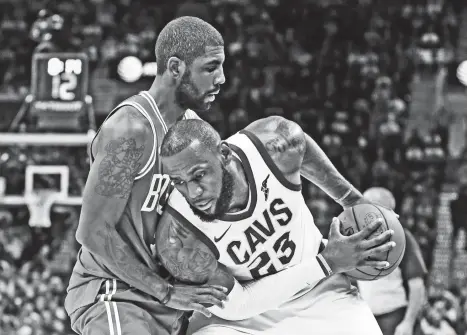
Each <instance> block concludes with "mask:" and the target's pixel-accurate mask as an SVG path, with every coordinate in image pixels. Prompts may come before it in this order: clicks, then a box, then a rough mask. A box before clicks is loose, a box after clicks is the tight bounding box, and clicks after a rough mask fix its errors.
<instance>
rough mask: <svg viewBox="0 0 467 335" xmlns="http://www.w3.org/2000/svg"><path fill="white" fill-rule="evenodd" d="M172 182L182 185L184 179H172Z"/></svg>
mask: <svg viewBox="0 0 467 335" xmlns="http://www.w3.org/2000/svg"><path fill="white" fill-rule="evenodd" d="M172 182H173V183H174V184H175V185H183V183H184V181H183V180H180V179H172Z"/></svg>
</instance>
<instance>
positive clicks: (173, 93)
mask: <svg viewBox="0 0 467 335" xmlns="http://www.w3.org/2000/svg"><path fill="white" fill-rule="evenodd" d="M223 45H224V42H223V39H222V36H221V35H220V33H219V32H218V31H217V30H216V29H215V28H214V27H212V26H211V25H210V24H208V23H207V22H204V21H202V20H200V19H197V18H194V17H181V18H178V19H175V20H173V21H171V22H170V23H169V24H167V26H165V27H164V29H162V31H161V32H160V34H159V36H158V39H157V42H156V57H157V63H158V72H157V77H156V78H155V81H154V83H153V85H152V86H151V88H150V89H149V90H148V91H144V92H140V93H139V94H138V95H135V96H133V97H131V98H129V99H127V100H125V101H123V102H122V103H121V104H120V105H118V106H117V108H115V109H114V110H113V111H112V112H111V113H110V114H109V116H108V118H107V119H106V120H105V122H104V123H103V125H102V127H101V128H100V129H99V131H98V133H97V135H96V137H95V138H94V140H93V142H92V144H91V147H90V156H91V159H92V165H91V169H90V172H89V176H88V180H87V182H86V187H85V190H84V194H83V204H82V210H81V216H80V221H79V226H78V230H77V233H76V238H77V240H78V242H79V243H80V244H81V245H82V247H81V250H80V251H79V254H78V257H77V262H76V265H75V267H74V269H73V273H72V275H71V278H70V283H69V287H68V294H67V297H66V301H65V307H66V310H67V312H68V315H69V316H70V319H71V324H72V328H73V330H75V331H76V332H77V333H78V334H83V335H84V334H86V335H101V334H102V335H103V334H106V335H108V334H111V335H114V334H115V335H121V334H138V335H152V334H158V335H160V334H167V335H168V334H183V333H184V329H183V328H184V326H183V324H184V323H185V324H186V322H184V319H186V317H184V311H187V310H188V311H190V310H197V311H201V312H204V313H207V314H209V311H207V310H206V308H205V307H203V306H202V305H201V304H200V303H214V304H216V305H218V306H220V305H221V302H222V300H223V299H225V293H224V289H223V288H221V287H218V286H212V285H201V286H189V285H182V284H175V285H173V286H172V285H170V284H169V282H168V281H167V280H166V279H164V278H165V276H164V274H163V273H162V272H161V271H162V270H161V267H160V266H159V265H158V264H156V262H155V260H154V257H153V251H152V250H153V249H154V247H153V244H154V233H155V231H156V226H157V221H158V218H159V216H160V214H161V201H165V200H166V199H167V197H168V195H169V194H170V191H171V190H172V189H173V186H172V185H171V184H170V180H169V178H168V177H167V176H166V175H164V174H163V173H162V169H161V164H160V161H159V157H158V147H159V145H160V143H161V142H162V138H163V136H164V134H165V133H166V132H167V130H168V128H170V127H171V126H172V125H173V124H174V123H175V122H176V121H177V120H180V119H182V118H195V117H197V116H196V113H195V111H196V112H198V111H199V112H203V111H207V110H208V109H209V107H210V104H211V103H212V101H213V100H214V99H215V95H216V94H217V93H218V92H219V89H220V86H221V85H222V84H223V83H224V81H225V78H224V73H223V68H222V64H223V62H224V47H223ZM189 109H191V110H189Z"/></svg>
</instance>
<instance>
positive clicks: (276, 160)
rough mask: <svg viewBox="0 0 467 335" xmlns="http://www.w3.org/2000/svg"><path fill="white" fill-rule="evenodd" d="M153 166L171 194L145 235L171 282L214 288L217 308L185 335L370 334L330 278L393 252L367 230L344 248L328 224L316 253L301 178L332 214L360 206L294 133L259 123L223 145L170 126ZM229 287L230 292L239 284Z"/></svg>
mask: <svg viewBox="0 0 467 335" xmlns="http://www.w3.org/2000/svg"><path fill="white" fill-rule="evenodd" d="M160 154H161V157H162V162H163V166H164V169H165V170H164V171H166V172H167V173H168V174H169V175H170V177H171V179H172V181H173V182H174V184H175V187H176V190H174V192H173V193H172V194H171V196H170V198H169V201H168V204H167V206H166V209H165V212H164V214H163V216H162V217H161V220H160V221H159V227H158V230H157V233H156V236H157V237H156V247H157V252H158V257H159V258H160V259H161V261H162V263H163V264H164V265H165V266H166V268H167V269H168V270H169V271H170V272H171V274H172V275H173V276H174V277H175V278H177V279H178V280H180V281H184V282H189V283H207V284H216V285H222V286H226V287H227V288H228V289H229V292H228V293H229V294H228V301H226V302H225V303H224V308H218V307H217V306H213V307H211V308H210V310H211V311H212V312H213V313H214V314H215V316H213V317H212V318H206V317H204V316H203V315H201V314H199V313H195V314H194V316H193V318H192V320H191V322H190V327H189V330H188V334H197V335H201V334H203V335H206V334H335V335H341V334H346V335H375V334H381V331H380V329H379V327H378V324H377V323H376V320H375V318H374V316H373V315H372V313H371V311H370V309H369V308H368V306H367V305H366V304H365V303H364V301H363V300H362V299H361V298H360V297H359V295H358V292H357V290H356V289H355V288H354V287H352V286H351V284H350V282H349V280H348V278H347V277H346V276H345V275H343V274H342V273H343V272H345V271H348V270H350V269H354V268H356V267H357V266H362V265H370V266H374V267H377V268H384V267H387V266H388V265H389V264H387V262H384V261H383V262H380V261H374V260H372V256H375V255H377V254H379V253H384V252H387V251H388V250H390V249H391V248H393V247H394V245H395V244H394V242H388V241H387V240H388V238H389V237H390V236H391V234H392V233H393V232H392V231H387V232H385V233H383V234H382V235H380V236H378V237H376V238H369V236H370V235H371V233H372V232H373V231H374V229H377V227H378V226H379V224H381V222H378V223H374V224H373V225H371V226H369V227H368V228H366V229H364V230H362V231H361V232H359V233H357V234H354V235H352V236H350V237H345V236H343V235H342V234H341V233H340V231H339V230H340V229H339V221H338V220H337V219H334V221H333V224H332V225H331V230H330V237H329V241H328V244H327V246H325V245H324V243H323V242H322V235H321V234H320V232H319V230H318V229H317V227H316V226H315V225H314V222H313V216H312V215H311V213H310V211H309V210H308V208H307V206H306V204H305V200H304V199H303V196H302V193H301V176H304V177H306V178H307V179H309V180H311V181H312V182H314V183H315V184H317V185H318V186H319V187H321V188H322V189H323V190H324V191H326V192H327V193H328V194H329V195H330V196H332V197H333V198H334V199H336V201H337V202H338V203H340V204H341V205H342V206H343V207H348V206H352V205H355V204H357V203H362V202H364V201H365V200H364V199H363V197H362V195H361V193H360V192H358V191H357V190H356V189H355V188H354V187H353V186H352V185H351V184H350V183H348V182H347V181H346V180H345V179H344V178H343V177H342V175H340V174H339V172H338V171H337V170H336V169H335V167H334V166H333V165H332V163H331V162H330V161H329V159H328V158H327V157H326V155H325V154H324V152H323V151H322V150H321V149H320V148H319V147H318V146H317V145H316V143H315V142H314V141H313V140H312V139H311V138H310V137H309V136H308V135H306V134H304V132H303V131H302V129H301V128H300V127H299V126H298V125H297V124H296V123H294V122H292V121H288V120H286V119H284V118H282V117H269V118H267V119H262V120H259V121H256V122H254V123H252V124H250V125H249V126H248V127H246V128H245V129H244V130H242V131H241V132H239V133H237V134H235V135H233V136H232V137H230V138H229V139H227V140H226V141H221V139H220V137H219V134H218V133H217V132H216V131H215V130H214V129H213V128H212V127H211V126H210V125H209V124H208V123H206V122H204V121H201V120H184V121H180V122H178V123H176V124H175V125H174V126H173V127H172V128H171V129H170V130H169V132H168V133H167V135H166V136H165V138H164V140H163V142H162V146H161V153H160ZM240 282H241V283H242V284H240Z"/></svg>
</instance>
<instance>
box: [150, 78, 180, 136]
mask: <svg viewBox="0 0 467 335" xmlns="http://www.w3.org/2000/svg"><path fill="white" fill-rule="evenodd" d="M163 80H164V79H163V78H157V77H156V79H155V80H154V82H153V83H152V86H151V88H150V89H149V90H148V93H149V94H150V95H151V96H152V97H153V98H154V101H155V102H156V104H157V108H159V111H160V112H161V115H162V118H163V119H164V121H165V123H166V124H167V127H169V128H170V127H171V126H173V125H174V124H175V122H177V121H178V120H180V119H181V118H182V116H183V115H184V114H185V110H184V109H182V108H181V107H180V106H179V105H177V104H176V103H175V91H174V90H173V89H172V88H171V87H169V86H168V85H166V84H165V83H163V82H162V81H163Z"/></svg>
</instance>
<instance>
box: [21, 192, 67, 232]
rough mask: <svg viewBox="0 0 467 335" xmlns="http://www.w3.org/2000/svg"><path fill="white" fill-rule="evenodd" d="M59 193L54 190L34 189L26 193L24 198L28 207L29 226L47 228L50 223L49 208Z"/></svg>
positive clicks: (57, 198)
mask: <svg viewBox="0 0 467 335" xmlns="http://www.w3.org/2000/svg"><path fill="white" fill-rule="evenodd" d="M60 195H61V194H60V192H57V191H55V190H34V191H32V192H31V193H29V194H26V195H25V197H24V199H25V201H26V205H27V206H28V209H29V226H31V227H41V228H49V227H50V226H51V225H52V222H51V221H50V209H51V208H52V205H53V204H54V203H55V202H56V201H57V200H59V199H60Z"/></svg>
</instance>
